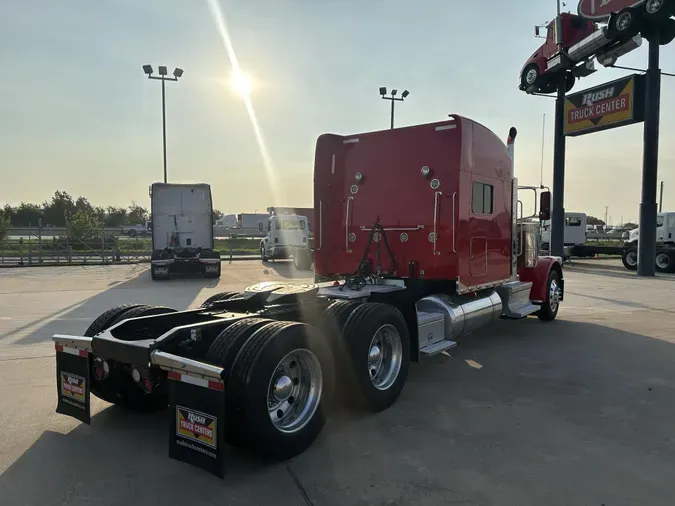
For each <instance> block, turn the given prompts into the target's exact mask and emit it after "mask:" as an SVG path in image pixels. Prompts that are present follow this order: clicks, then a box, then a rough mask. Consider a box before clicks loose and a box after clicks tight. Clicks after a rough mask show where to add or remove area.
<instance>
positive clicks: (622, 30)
mask: <svg viewBox="0 0 675 506" xmlns="http://www.w3.org/2000/svg"><path fill="white" fill-rule="evenodd" d="M607 26H608V28H609V31H610V34H611V36H612V37H617V38H621V39H629V38H631V37H634V36H635V35H637V34H638V33H639V32H640V16H639V15H638V12H637V11H636V10H635V9H632V8H630V7H629V8H627V9H623V10H621V11H619V12H617V13H616V14H612V16H611V17H610V18H609V23H608V24H607Z"/></svg>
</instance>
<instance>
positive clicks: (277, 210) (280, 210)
mask: <svg viewBox="0 0 675 506" xmlns="http://www.w3.org/2000/svg"><path fill="white" fill-rule="evenodd" d="M267 212H268V213H270V215H272V214H278V215H279V214H294V215H296V216H304V217H306V218H307V225H308V226H309V231H310V232H311V231H312V221H313V220H314V208H313V207H268V208H267Z"/></svg>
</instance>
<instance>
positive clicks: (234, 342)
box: [205, 318, 273, 447]
mask: <svg viewBox="0 0 675 506" xmlns="http://www.w3.org/2000/svg"><path fill="white" fill-rule="evenodd" d="M272 322H273V320H269V319H267V318H245V319H243V320H239V321H236V322H234V323H233V324H232V325H230V326H229V327H227V328H226V329H225V330H223V331H222V332H221V333H220V334H218V337H216V339H215V340H214V341H213V343H211V346H210V347H209V350H208V351H207V352H206V357H205V359H206V362H208V363H210V364H214V365H217V366H219V367H222V368H223V369H225V371H227V372H229V371H231V370H232V365H233V364H234V361H235V360H236V358H237V355H238V353H239V351H240V350H241V348H242V347H243V346H244V344H245V343H246V341H248V339H249V338H250V337H251V336H252V335H253V334H254V333H255V332H256V331H257V330H258V329H260V328H261V327H264V326H265V325H267V324H268V323H272ZM225 403H226V406H225V411H226V412H227V413H228V416H227V417H226V418H225V441H226V442H227V443H229V444H231V445H232V446H237V447H241V446H246V444H247V441H246V438H245V435H244V431H242V426H241V424H240V423H237V413H236V409H237V407H236V398H234V399H228V398H226V399H225Z"/></svg>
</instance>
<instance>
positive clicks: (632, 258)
mask: <svg viewBox="0 0 675 506" xmlns="http://www.w3.org/2000/svg"><path fill="white" fill-rule="evenodd" d="M626 263H627V264H628V265H630V266H631V267H634V266H636V265H637V253H635V252H634V251H631V252H630V253H628V254H627V255H626Z"/></svg>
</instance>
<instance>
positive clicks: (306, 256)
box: [293, 249, 312, 271]
mask: <svg viewBox="0 0 675 506" xmlns="http://www.w3.org/2000/svg"><path fill="white" fill-rule="evenodd" d="M293 265H294V266H295V268H296V269H297V270H299V271H306V270H309V268H310V267H312V256H311V254H310V252H309V250H305V249H299V250H296V251H295V253H294V254H293Z"/></svg>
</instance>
